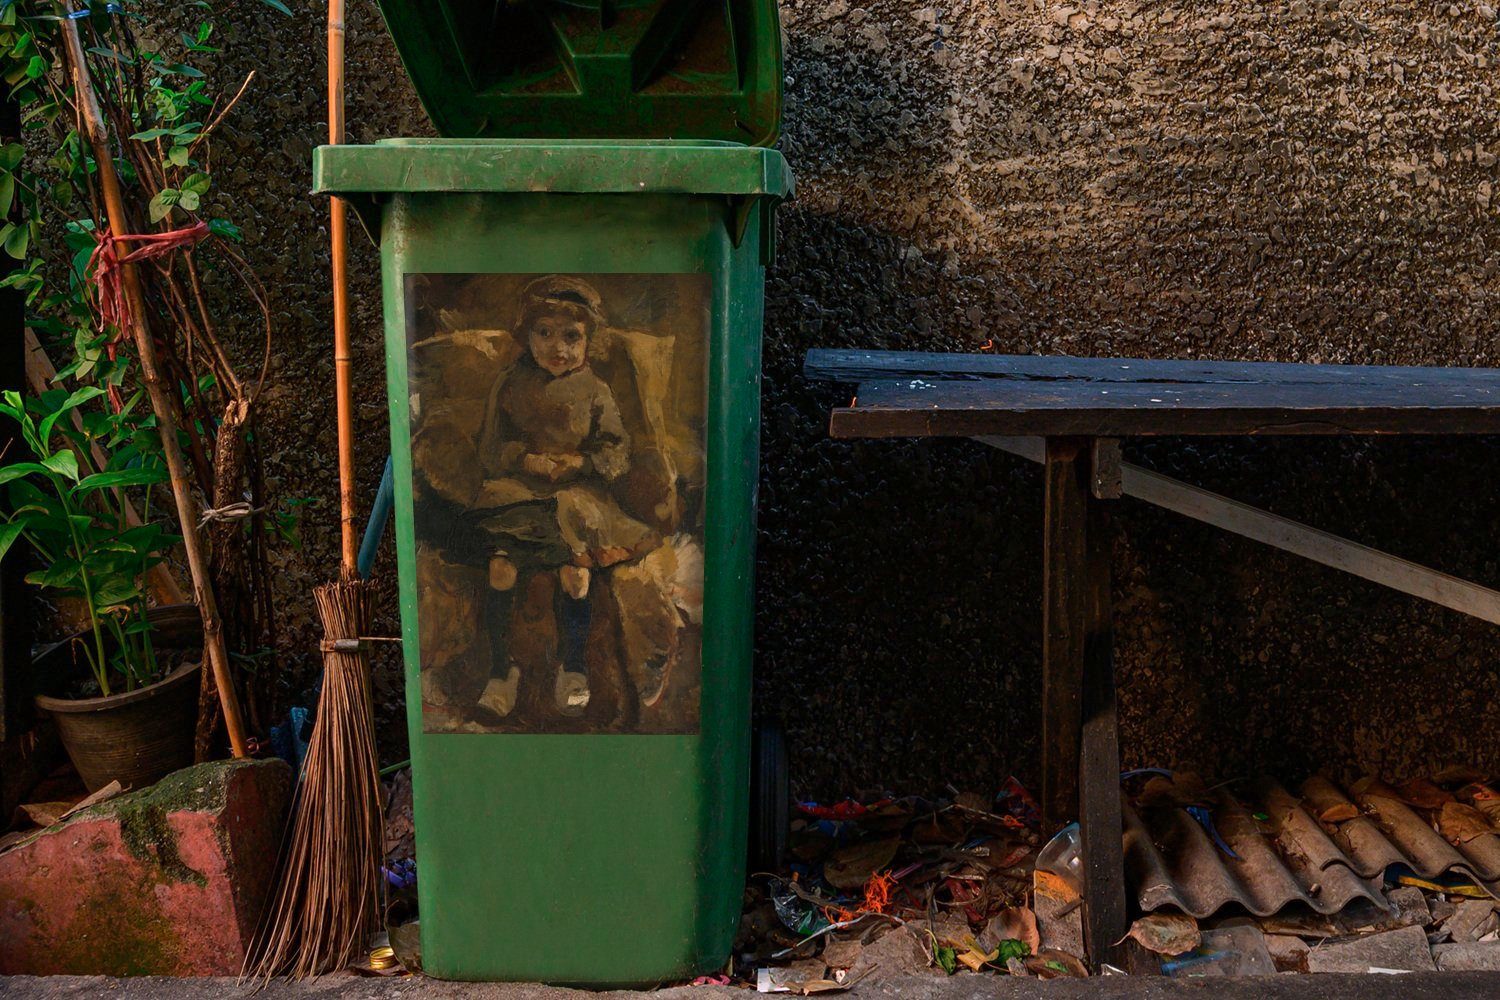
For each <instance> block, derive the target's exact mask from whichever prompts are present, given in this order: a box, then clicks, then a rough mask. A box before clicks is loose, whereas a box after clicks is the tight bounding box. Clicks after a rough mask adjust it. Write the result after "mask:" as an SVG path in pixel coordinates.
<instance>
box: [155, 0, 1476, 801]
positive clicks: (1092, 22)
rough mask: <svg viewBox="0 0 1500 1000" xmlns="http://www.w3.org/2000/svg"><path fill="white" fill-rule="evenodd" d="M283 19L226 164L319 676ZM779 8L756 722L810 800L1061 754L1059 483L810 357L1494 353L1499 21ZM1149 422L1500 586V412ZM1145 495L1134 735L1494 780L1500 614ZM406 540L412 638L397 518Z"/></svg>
mask: <svg viewBox="0 0 1500 1000" xmlns="http://www.w3.org/2000/svg"><path fill="white" fill-rule="evenodd" d="M154 6H156V7H158V8H164V7H167V6H170V5H164V4H162V3H160V2H157V3H156V4H154ZM295 6H296V9H297V11H298V13H297V15H296V16H295V17H294V18H291V19H287V18H284V17H281V16H279V15H277V14H275V13H273V12H271V11H269V10H268V9H264V8H261V7H259V6H258V5H240V10H239V11H238V12H237V14H236V16H235V20H236V22H237V23H238V25H239V26H238V27H237V28H235V29H234V30H232V31H230V32H229V33H228V35H227V37H226V38H225V39H224V41H225V42H226V43H227V45H228V51H227V60H228V65H227V67H226V70H225V72H226V74H227V75H229V76H236V75H239V74H243V73H244V72H246V71H248V70H249V69H250V68H252V67H253V68H255V69H256V70H257V72H258V76H257V80H256V83H255V84H254V86H253V88H252V91H251V95H250V97H249V99H247V100H246V101H245V103H244V104H243V105H242V110H241V111H238V112H237V113H236V115H235V117H234V119H233V122H232V124H233V127H234V129H235V133H234V137H233V138H232V139H230V140H229V141H228V142H226V143H224V144H223V147H222V148H221V150H220V156H221V157H224V158H226V159H227V158H228V157H229V156H233V157H235V163H234V164H233V165H232V166H228V169H227V170H226V169H224V168H222V167H221V168H220V170H219V171H218V173H217V174H216V176H219V177H221V178H222V180H223V186H224V190H223V191H222V192H221V193H220V194H219V197H221V198H222V199H223V204H224V208H225V209H226V212H225V214H228V215H230V216H231V217H233V218H236V219H237V220H239V221H241V222H243V223H244V226H245V231H246V234H247V242H248V244H249V252H250V255H251V257H252V259H253V260H254V261H255V262H256V263H257V264H258V265H259V266H260V268H261V269H262V273H263V274H264V276H265V277H266V279H267V284H268V285H269V286H270V287H271V289H272V292H273V294H274V297H275V305H274V308H275V311H276V319H277V330H276V337H277V361H276V364H275V370H274V377H275V379H276V382H275V386H274V388H273V389H272V396H271V399H270V402H269V404H268V409H269V411H270V412H269V414H268V418H267V421H266V423H265V425H264V428H263V440H265V441H267V442H268V451H269V454H270V461H271V467H270V470H269V472H270V474H271V479H272V486H273V489H275V490H276V491H277V492H279V493H280V495H281V496H283V497H287V498H290V497H315V498H317V499H318V501H319V503H318V504H317V505H315V506H314V507H313V508H311V513H309V514H308V524H307V526H306V529H305V535H306V537H307V549H306V551H305V552H303V553H295V552H287V553H285V554H284V556H283V557H282V558H283V564H282V566H281V567H280V570H281V576H280V581H281V591H280V595H279V596H280V598H281V602H282V605H283V606H284V607H285V608H286V609H287V616H288V622H287V627H286V628H284V630H283V642H284V652H285V654H286V658H287V662H288V664H289V666H290V668H291V669H290V670H289V672H288V676H287V683H288V692H289V694H296V693H300V692H303V691H305V690H306V688H307V685H308V684H309V683H311V681H312V680H313V679H314V678H315V669H314V668H315V665H316V661H317V656H316V638H317V630H316V626H315V624H314V621H313V609H312V603H311V600H310V595H309V589H310V587H311V586H312V585H313V584H314V583H315V582H317V581H319V580H321V579H322V578H323V577H324V576H325V575H327V573H328V572H329V571H330V570H331V568H332V567H333V566H334V564H335V558H334V556H335V553H334V548H333V547H334V545H335V537H336V532H335V530H334V529H335V522H336V518H335V513H334V511H335V509H336V502H335V490H336V486H335V474H334V470H335V466H334V453H333V431H332V426H333V418H332V402H331V391H330V386H331V375H330V370H329V364H328V357H329V350H328V340H329V333H328V310H329V300H328V292H327V271H326V250H325V243H324V230H325V224H324V217H325V207H324V205H323V204H322V203H321V202H320V201H318V200H317V199H314V198H313V197H311V196H310V195H308V194H307V192H308V190H309V187H310V167H309V159H310V152H311V149H312V147H313V145H315V144H316V143H317V142H319V141H321V136H322V134H323V127H322V125H321V124H320V122H321V115H322V100H323V97H322V84H321V80H322V77H323V65H322V62H321V53H322V51H323V49H322V38H323V26H322V22H321V19H320V14H319V9H318V8H317V6H316V5H295ZM783 18H784V23H785V36H786V41H787V51H786V120H785V126H784V130H783V140H782V148H783V150H784V151H785V153H786V155H787V157H788V159H789V160H790V162H791V164H792V166H793V169H794V170H795V171H796V173H797V176H798V184H799V187H798V199H797V201H796V203H795V204H792V205H790V206H788V207H787V208H786V209H785V210H784V211H783V212H782V213H781V231H780V244H779V245H780V259H779V260H778V262H777V264H776V266H775V268H774V269H773V270H772V272H771V273H770V274H769V276H768V285H767V307H768V309H767V321H766V331H765V334H766V371H765V381H764V386H765V392H764V419H765V424H764V434H763V461H762V470H763V471H762V482H761V508H760V529H761V533H760V558H759V568H758V569H759V583H758V593H757V601H758V614H759V627H758V630H757V639H756V641H757V681H756V711H757V713H758V714H759V715H761V716H763V717H771V716H775V717H779V718H780V719H781V720H782V721H783V722H784V724H785V726H786V729H787V732H788V735H789V740H790V744H791V748H792V755H793V773H794V779H795V781H796V785H797V788H798V790H799V791H801V792H803V793H805V794H807V795H815V796H828V795H832V794H842V793H844V792H846V791H850V790H852V789H855V788H858V787H860V786H868V785H874V784H886V785H889V786H892V787H896V788H902V789H913V788H927V787H935V786H936V787H940V785H941V783H943V782H947V781H957V782H958V783H960V784H961V785H963V786H965V787H994V786H995V785H996V783H997V782H998V781H999V780H1000V779H1001V778H1003V777H1004V776H1005V774H1007V773H1009V772H1010V771H1011V770H1016V771H1017V772H1018V773H1019V774H1020V775H1021V777H1022V778H1023V780H1028V781H1031V780H1033V779H1034V777H1035V774H1036V770H1037V765H1038V747H1037V740H1036V736H1035V734H1036V717H1037V709H1038V705H1039V680H1038V666H1039V641H1038V640H1039V634H1040V607H1039V590H1040V570H1039V558H1040V552H1039V542H1040V533H1041V524H1040V507H1039V503H1040V483H1039V479H1038V477H1037V474H1036V472H1035V471H1034V470H1033V469H1031V468H1029V467H1027V466H1025V465H1024V464H1023V463H1022V462H1021V461H1019V460H1017V459H1012V458H1010V457H1007V456H1003V455H998V454H994V453H991V452H988V451H986V450H984V449H983V448H981V447H979V446H976V445H970V444H965V443H899V442H897V443H880V444H834V443H830V442H829V441H827V440H826V435H825V428H826V414H827V409H828V407H829V406H830V405H831V404H833V403H836V402H839V401H840V400H841V399H842V398H843V395H844V394H843V392H842V390H839V389H837V388H829V387H813V386H809V385H808V384H806V383H805V382H804V381H803V380H802V379H801V377H800V375H799V367H800V360H801V356H802V354H803V352H804V351H805V350H806V349H808V348H811V347H815V346H823V347H827V346H840V347H842V346H862V347H876V348H896V347H900V348H905V349H925V350H940V351H952V350H970V351H974V350H980V349H982V348H988V349H993V350H997V351H1002V352H1013V353H1020V352H1040V353H1075V354H1120V355H1135V356H1153V357H1217V358H1236V359H1268V360H1285V361H1326V362H1364V363H1400V364H1455V365H1476V364H1490V365H1493V364H1496V363H1497V356H1496V355H1497V334H1500V308H1497V305H1500V225H1497V212H1500V206H1497V204H1496V203H1495V200H1494V185H1495V182H1496V179H1497V173H1500V170H1497V166H1496V163H1497V155H1500V135H1497V127H1500V104H1497V102H1496V100H1495V94H1494V89H1495V84H1496V75H1495V64H1496V60H1497V58H1500V32H1497V27H1496V13H1495V8H1494V7H1493V5H1490V4H1484V3H1472V2H1459V3H1454V4H1431V3H1419V2H1414V0H1391V2H1385V3H1379V4H1376V3H1365V2H1353V0H1342V2H1338V0H1293V2H1284V0H1275V2H1268V3H1260V2H1255V3H1251V2H1240V0H1226V2H1222V3H1216V4H1201V3H1189V2H1163V3H1144V2H1090V3H1082V4H1078V3H1073V4H1059V3H1052V2H1035V3H1033V2H1025V3H1022V2H1004V0H1000V2H992V3H984V4H970V3H932V4H927V3H922V2H911V0H875V2H870V3H867V4H864V5H862V6H860V5H855V4H853V3H848V2H846V0H832V2H823V0H818V2H814V0H790V2H787V3H784V4H783ZM349 73H350V81H349V97H350V114H349V118H350V132H351V138H352V139H353V140H355V141H371V140H374V139H377V138H381V137H386V136H398V135H423V134H430V131H431V130H430V127H429V126H428V124H427V122H426V119H425V116H424V115H423V114H422V112H421V109H420V107H419V106H418V104H417V102H416V99H415V97H414V95H413V93H412V91H411V88H410V85H409V83H408V82H407V80H406V78H405V76H404V74H403V73H402V72H401V70H400V68H399V65H398V63H397V60H396V58H395V55H394V50H393V48H392V46H391V44H390V42H389V40H388V39H387V38H386V36H385V33H384V29H383V26H382V25H381V22H380V19H379V16H378V13H377V11H376V8H375V6H374V4H373V3H372V2H371V0H357V2H355V3H353V4H351V10H350V16H349ZM355 268H356V284H355V288H354V292H355V294H354V304H355V326H356V331H357V341H356V354H357V358H356V370H357V371H359V372H361V373H363V374H362V376H361V380H360V384H359V401H358V419H359V421H360V426H361V431H362V434H361V448H360V477H361V483H362V486H363V488H364V491H365V495H366V496H369V495H370V494H371V493H373V491H374V488H375V484H376V482H377V480H378V477H379V473H380V466H381V463H382V461H383V458H384V450H385V449H384V446H383V436H384V434H385V408H384V387H383V378H382V374H381V373H382V372H383V364H382V350H381V346H380V297H379V287H378V284H377V261H376V257H375V253H374V251H373V249H372V248H371V247H370V246H369V244H368V243H367V242H366V241H363V240H359V241H357V247H356V252H355ZM247 336H251V337H253V336H254V335H253V334H251V335H247ZM246 343H247V344H249V343H250V341H249V340H247V341H246ZM1126 450H1127V455H1128V456H1129V457H1130V458H1131V459H1132V460H1134V461H1138V462H1141V463H1143V464H1146V465H1150V466H1152V467H1155V468H1159V469H1161V470H1163V471H1166V472H1168V473H1170V474H1173V475H1179V476H1181V477H1183V478H1185V479H1188V480H1189V481H1191V482H1195V483H1199V484H1202V485H1204V486H1207V487H1209V488H1212V489H1215V490H1218V491H1221V492H1224V493H1227V494H1229V495H1231V496H1234V497H1236V498H1238V499H1242V500H1245V501H1248V502H1251V503H1255V504H1260V505H1264V506H1267V507H1269V508H1271V509H1273V510H1275V511H1277V512H1278V513H1281V514H1285V515H1288V516H1291V517H1295V518H1300V519H1305V520H1307V521H1309V522H1311V523H1313V524H1316V525H1317V526H1319V527H1322V528H1326V529H1329V530H1333V531H1336V532H1339V533H1343V534H1345V535H1347V536H1349V537H1352V538H1355V539H1357V540H1359V541H1362V542H1366V543H1369V544H1373V545H1376V546H1380V547H1384V548H1388V549H1390V550H1392V551H1395V552H1397V553H1399V554H1401V555H1403V556H1406V557H1409V558H1412V559H1415V560H1417V561H1419V562H1424V563H1427V564H1430V565H1433V566H1436V567H1439V568H1441V569H1444V570H1446V571H1449V572H1452V573H1455V574H1458V575H1461V576H1466V577H1470V578H1473V579H1476V580H1477V581H1479V582H1481V583H1485V584H1488V585H1491V586H1494V585H1497V584H1500V539H1497V537H1496V532H1495V528H1494V525H1495V524H1496V523H1497V521H1500V518H1497V514H1500V508H1497V500H1496V494H1495V492H1494V490H1493V488H1492V484H1491V481H1490V480H1491V476H1490V474H1489V473H1490V470H1492V469H1493V468H1495V463H1496V460H1497V458H1500V454H1497V451H1500V442H1496V441H1493V440H1482V441H1464V442H1454V441H1438V440H1419V441H1407V442H1393V441H1382V442H1372V443H1356V442H1351V441H1343V440H1327V441H1286V442H1234V443H1227V444H1222V445H1221V444H1215V445H1212V446H1210V445H1205V444H1195V443H1192V442H1182V441H1162V442H1158V443H1153V444H1150V445H1127V449H1126ZM1117 525H1118V528H1117V531H1118V536H1117V538H1116V542H1115V544H1116V548H1117V553H1118V555H1119V557H1120V566H1121V570H1120V573H1119V576H1118V578H1117V580H1116V594H1115V597H1116V601H1117V603H1118V608H1119V617H1118V638H1119V651H1118V660H1119V664H1120V667H1121V677H1122V699H1123V713H1124V732H1123V745H1124V755H1125V758H1126V762H1127V764H1129V765H1144V764H1156V765H1163V766H1192V767H1195V768H1197V769H1198V770H1200V771H1202V772H1204V773H1205V774H1209V775H1219V776H1232V775H1237V774H1241V773H1247V772H1254V771H1257V770H1269V771H1271V772H1273V773H1276V774H1278V775H1280V776H1282V777H1284V778H1287V779H1288V780H1291V779H1295V778H1296V777H1297V776H1298V775H1299V774H1300V773H1301V772H1302V771H1305V770H1308V769H1311V768H1314V767H1316V766H1319V765H1329V766H1332V767H1334V768H1335V769H1337V770H1340V771H1343V772H1345V773H1348V772H1352V771H1353V770H1355V769H1356V768H1357V767H1359V766H1366V767H1371V768H1374V769H1377V770H1382V771H1385V772H1387V773H1389V774H1393V775H1400V774H1403V773H1408V772H1415V771H1426V770H1428V769H1429V768H1430V765H1431V763H1432V761H1434V760H1463V761H1466V762H1469V763H1473V764H1476V765H1478V766H1480V767H1483V768H1488V769H1495V768H1497V767H1500V746H1497V744H1496V743H1495V741H1494V740H1493V738H1492V737H1491V735H1490V732H1489V727H1488V726H1487V725H1486V724H1485V722H1486V720H1487V717H1488V714H1489V711H1490V707H1491V706H1492V705H1493V704H1494V703H1495V702H1496V700H1497V698H1500V674H1497V672H1496V671H1495V669H1494V666H1493V664H1494V663H1495V661H1496V658H1497V654H1500V632H1497V630H1496V629H1494V628H1492V627H1490V626H1487V625H1483V624H1481V623H1478V622H1475V621H1472V620H1467V619H1464V618H1462V617H1461V616H1459V615H1457V614H1452V613H1448V612H1445V611H1441V610H1437V609H1434V608H1431V607H1428V606H1425V605H1422V604H1420V603H1418V602H1417V601H1415V600H1412V599H1408V598H1405V597H1402V596H1399V595H1395V594H1392V593H1389V592H1385V591H1382V590H1380V589H1378V588H1376V587H1374V586H1373V585H1369V584H1365V583H1362V582H1359V581H1355V580H1352V579H1350V578H1347V577H1343V576H1340V575H1338V574H1336V573H1334V572H1333V571H1329V570H1323V569H1319V568H1315V567H1311V566H1309V565H1306V564H1304V563H1301V562H1298V561H1296V560H1294V559H1293V558H1292V557H1289V556H1280V555H1275V554H1272V553H1270V552H1268V551H1266V550H1264V549H1261V548H1258V547H1256V546H1254V545H1253V544H1252V543H1249V542H1244V541H1239V540H1234V539H1231V538H1228V537H1225V536H1223V535H1220V534H1217V533H1215V532H1213V531H1212V530H1211V529H1208V528H1205V527H1201V526H1197V525H1194V524H1189V523H1185V522H1182V521H1180V520H1176V519H1174V518H1173V517H1172V516H1171V515H1168V514H1165V513H1161V512H1157V511H1153V510H1150V509H1147V508H1145V507H1143V506H1140V505H1136V504H1134V503H1131V502H1127V503H1126V505H1125V506H1124V507H1123V509H1122V514H1121V516H1120V517H1119V519H1118V522H1117ZM381 559H382V562H381V570H382V574H383V588H384V589H383V592H382V593H383V600H382V605H381V611H380V618H379V622H378V624H379V626H380V628H381V630H382V631H385V632H387V634H389V630H393V629H394V628H395V623H394V615H395V601H394V579H393V574H392V573H391V572H390V570H391V569H392V563H391V552H390V549H389V546H387V548H386V550H385V551H383V552H382V555H381ZM872 609H881V610H880V613H875V614H872ZM380 655H381V663H380V667H379V688H380V697H381V700H382V719H383V728H382V737H383V747H382V751H383V754H384V756H385V757H387V758H388V759H399V758H401V757H404V756H405V748H404V729H403V727H402V725H401V724H400V713H401V707H400V696H399V686H398V684H397V676H398V668H397V665H396V661H395V657H394V656H393V655H391V654H390V653H389V652H382V653H381V654H380Z"/></svg>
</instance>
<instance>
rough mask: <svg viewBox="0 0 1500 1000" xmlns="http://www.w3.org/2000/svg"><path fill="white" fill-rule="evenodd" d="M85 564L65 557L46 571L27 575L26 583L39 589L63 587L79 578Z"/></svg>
mask: <svg viewBox="0 0 1500 1000" xmlns="http://www.w3.org/2000/svg"><path fill="white" fill-rule="evenodd" d="M82 569H83V564H82V563H80V562H79V561H78V560H77V559H71V558H68V557H66V556H64V557H63V558H61V559H58V560H57V561H56V562H54V563H53V564H52V565H51V566H48V567H47V568H46V569H39V570H37V571H36V572H34V573H27V574H26V582H27V583H30V584H35V585H36V586H38V587H63V586H66V585H68V584H69V583H72V582H73V581H74V580H76V579H77V578H78V574H79V572H80V571H81V570H82Z"/></svg>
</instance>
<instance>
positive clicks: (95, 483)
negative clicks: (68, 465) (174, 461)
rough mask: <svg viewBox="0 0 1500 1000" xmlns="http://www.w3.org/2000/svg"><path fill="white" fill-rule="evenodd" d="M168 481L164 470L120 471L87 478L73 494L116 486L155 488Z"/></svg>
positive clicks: (100, 473)
mask: <svg viewBox="0 0 1500 1000" xmlns="http://www.w3.org/2000/svg"><path fill="white" fill-rule="evenodd" d="M166 481H167V473H166V470H164V469H119V470H116V471H113V472H96V473H94V474H93V475H92V476H85V477H84V478H83V479H82V480H81V481H80V482H79V483H78V485H77V486H75V487H73V492H74V493H87V492H89V491H91V490H101V489H105V488H106V487H114V486H154V485H156V484H157V483H164V482H166Z"/></svg>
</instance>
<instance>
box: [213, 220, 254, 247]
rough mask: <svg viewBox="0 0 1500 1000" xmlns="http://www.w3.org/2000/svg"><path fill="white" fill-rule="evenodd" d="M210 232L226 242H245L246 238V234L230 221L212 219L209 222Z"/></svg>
mask: <svg viewBox="0 0 1500 1000" xmlns="http://www.w3.org/2000/svg"><path fill="white" fill-rule="evenodd" d="M208 231H209V232H211V233H213V234H214V235H215V236H220V237H223V238H224V239H226V240H234V241H235V242H236V243H239V242H241V241H243V240H244V238H245V234H244V233H242V232H241V231H240V227H239V226H236V225H235V224H234V223H232V222H230V221H229V220H228V219H210V220H209V222H208Z"/></svg>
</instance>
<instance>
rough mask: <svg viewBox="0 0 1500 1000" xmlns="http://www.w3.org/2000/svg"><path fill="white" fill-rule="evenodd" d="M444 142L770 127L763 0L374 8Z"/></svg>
mask: <svg viewBox="0 0 1500 1000" xmlns="http://www.w3.org/2000/svg"><path fill="white" fill-rule="evenodd" d="M379 2H380V9H381V12H382V13H383V14H384V15H385V21H386V24H387V26H388V27H389V28H390V31H391V35H392V37H394V38H395V41H396V48H397V50H398V51H399V52H400V53H401V59H402V61H403V62H404V63H405V65H406V70H407V73H408V74H410V76H411V79H412V83H413V84H414V85H415V87H416V89H417V94H418V95H419V96H420V97H421V100H422V104H423V106H424V107H425V108H426V109H427V113H428V115H429V116H430V117H431V118H432V122H433V124H434V125H435V126H436V127H437V130H438V131H439V132H440V133H442V134H443V135H447V136H458V137H488V138H515V137H527V138H552V137H556V138H606V137H620V138H638V139H647V138H665V139H723V140H727V141H731V142H743V143H750V144H753V145H771V144H772V143H774V142H775V141H776V136H777V133H778V131H779V130H780V124H781V79H782V68H781V23H780V19H779V17H778V14H777V10H776V0H379Z"/></svg>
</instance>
